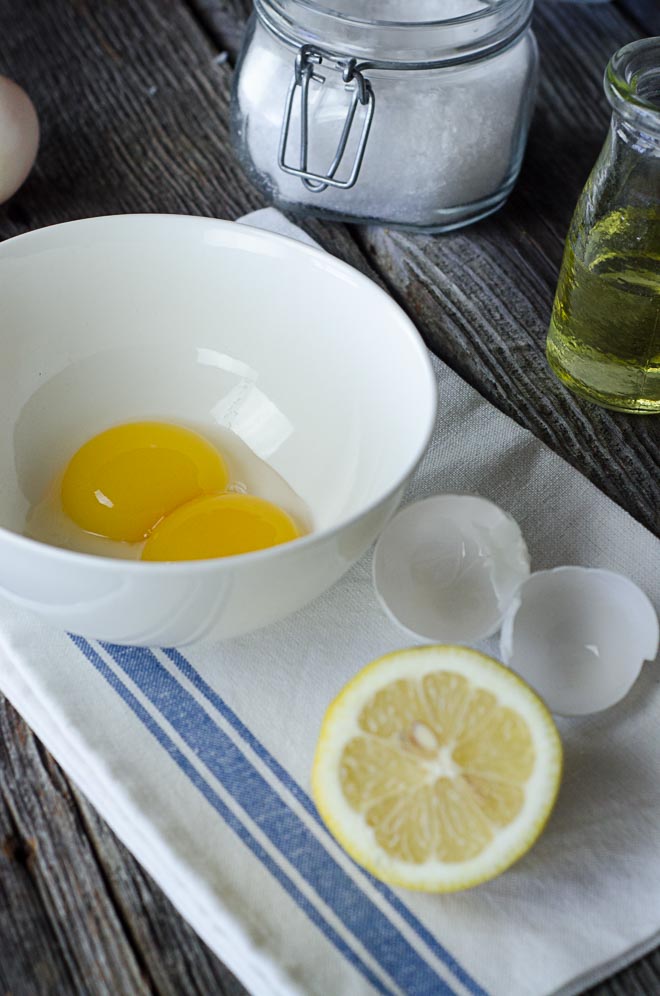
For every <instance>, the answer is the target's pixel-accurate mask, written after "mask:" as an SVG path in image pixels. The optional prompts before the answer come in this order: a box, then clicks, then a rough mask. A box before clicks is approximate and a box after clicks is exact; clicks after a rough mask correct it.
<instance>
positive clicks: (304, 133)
mask: <svg viewBox="0 0 660 996" xmlns="http://www.w3.org/2000/svg"><path fill="white" fill-rule="evenodd" d="M324 58H326V59H327V58H328V57H327V56H324V55H323V54H322V53H321V52H319V51H318V50H317V49H314V48H313V47H312V46H311V45H303V46H302V47H301V48H300V51H299V52H298V55H297V56H296V62H295V67H294V71H293V79H292V80H291V85H290V87H289V92H288V94H287V98H286V104H285V105H284V119H283V121H282V131H281V133H280V147H279V153H278V157H277V162H278V165H279V167H280V169H281V170H284V172H285V173H291V174H292V175H293V176H299V177H300V179H301V180H302V182H303V184H304V185H305V186H306V187H307V189H308V190H311V191H312V192H313V193H317V194H319V193H321V191H323V190H325V189H326V188H327V187H339V188H341V189H342V190H346V189H348V188H349V187H352V186H353V185H354V184H355V182H356V180H357V178H358V175H359V172H360V167H361V166H362V160H363V158H364V150H365V148H366V145H367V139H368V137H369V129H370V128H371V122H372V120H373V116H374V106H375V99H374V92H373V90H372V87H371V83H370V82H369V80H367V79H365V78H364V76H363V75H362V72H361V70H362V69H365V68H366V67H367V64H366V63H363V64H362V65H359V66H358V65H357V62H356V60H355V59H348V60H346V61H343V60H342V61H335V63H334V66H335V68H337V69H340V70H341V75H342V80H343V81H344V84H345V86H346V89H347V90H348V89H351V90H352V94H353V96H352V98H351V103H350V106H349V108H348V113H347V115H346V120H345V122H344V127H343V129H342V133H341V135H340V137H339V144H338V145H337V151H336V152H335V156H334V159H333V160H332V162H331V163H330V166H329V168H328V171H327V173H325V174H322V173H311V172H309V170H308V169H307V157H308V153H309V84H310V81H311V80H315V81H316V82H317V83H321V84H323V83H325V77H324V76H320V75H319V74H318V73H316V72H314V66H315V65H316V66H320V65H321V63H322V62H323V60H324ZM298 88H300V164H299V165H298V166H290V165H289V164H288V163H286V162H285V159H286V152H287V144H288V140H289V129H290V127H291V112H292V110H293V101H294V98H295V96H296V90H297V89H298ZM358 107H364V108H365V113H364V117H363V120H362V132H361V134H360V139H359V142H358V147H357V150H356V153H355V159H354V161H353V166H352V169H351V172H350V175H349V176H348V178H347V179H345V180H336V179H335V174H336V172H337V170H338V169H339V167H340V166H341V163H342V160H343V158H344V153H345V152H346V146H347V145H348V140H349V138H350V135H351V130H352V128H353V122H354V120H355V115H356V112H357V109H358Z"/></svg>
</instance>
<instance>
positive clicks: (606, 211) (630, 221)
mask: <svg viewBox="0 0 660 996" xmlns="http://www.w3.org/2000/svg"><path fill="white" fill-rule="evenodd" d="M655 41H656V43H657V45H656V55H655V62H654V65H655V66H657V65H660V40H658V39H656V40H655ZM636 44H638V43H634V45H636ZM634 45H633V46H627V48H633V47H634ZM654 72H655V70H654ZM659 75H660V74H659ZM640 78H641V77H640V74H639V73H638V74H637V80H638V82H639V79H640ZM606 91H609V87H608V83H607V78H606ZM608 96H610V97H611V99H612V95H611V93H610V92H608ZM657 97H660V82H659V83H658V90H657ZM613 103H614V107H615V109H614V113H613V115H612V119H611V123H610V129H609V134H608V136H607V139H606V141H605V145H604V147H603V149H602V151H601V153H600V156H599V158H598V160H597V162H596V164H595V166H594V168H593V170H592V172H591V175H590V177H589V179H588V181H587V184H586V186H585V189H584V191H583V193H582V195H581V197H580V200H579V201H578V204H577V207H576V210H575V213H574V216H573V220H572V222H571V227H570V230H569V233H568V237H567V240H566V247H565V250H564V258H563V262H562V268H561V272H560V276H559V283H558V286H557V293H556V296H555V302H554V306H553V312H552V318H551V322H550V329H549V332H548V341H547V356H548V361H549V363H550V366H551V368H552V369H553V371H554V372H555V373H556V374H557V376H558V377H559V378H560V379H561V380H562V381H563V382H564V383H565V384H566V385H567V386H568V387H570V388H571V389H572V390H573V391H574V392H575V393H577V394H579V395H581V396H583V397H585V398H587V399H588V400H590V401H594V402H596V403H597V404H600V405H603V406H604V407H607V408H612V409H615V410H619V411H625V412H631V413H640V414H644V413H646V414H651V413H654V412H658V413H660V104H659V105H658V107H657V112H656V118H657V121H654V119H653V115H654V111H653V107H652V106H651V105H650V106H649V107H647V108H644V107H639V108H638V107H636V106H635V104H634V103H633V104H631V105H630V106H629V107H626V106H621V107H619V105H618V102H617V100H616V95H614V99H613Z"/></svg>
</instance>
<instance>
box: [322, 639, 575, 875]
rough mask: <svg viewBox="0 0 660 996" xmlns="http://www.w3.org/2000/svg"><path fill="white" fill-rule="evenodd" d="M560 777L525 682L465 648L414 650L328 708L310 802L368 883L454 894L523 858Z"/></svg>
mask: <svg viewBox="0 0 660 996" xmlns="http://www.w3.org/2000/svg"><path fill="white" fill-rule="evenodd" d="M561 769H562V748H561V741H560V739H559V734H558V732H557V728H556V726H555V724H554V722H553V719H552V716H551V715H550V713H549V712H548V710H547V708H546V706H545V705H544V704H543V702H542V701H541V699H540V698H539V697H538V696H537V695H536V694H535V693H534V692H533V691H532V690H531V688H529V686H528V685H526V684H525V682H524V681H522V680H521V679H520V678H518V677H517V675H515V674H514V673H513V672H512V671H510V670H508V668H506V667H504V665H503V664H500V663H499V662H498V661H495V660H493V659H492V658H491V657H487V656H486V655H485V654H481V653H478V652H477V651H475V650H470V649H468V648H466V647H453V646H430V647H429V646H425V647H415V648H413V649H411V650H399V651H396V652H395V653H392V654H388V655H387V656H385V657H380V658H379V659H378V660H375V661H373V662H372V663H371V664H369V665H368V666H367V667H366V668H364V669H363V670H362V671H360V672H359V674H357V675H356V677H355V678H353V679H352V681H350V682H349V683H348V684H347V685H346V686H345V687H344V689H343V690H342V691H341V692H340V694H339V695H338V696H337V698H336V699H335V700H334V702H332V704H331V705H330V707H329V708H328V711H327V712H326V714H325V718H324V720H323V725H322V728H321V734H320V737H319V742H318V746H317V749H316V756H315V759H314V769H313V773H312V791H313V795H314V800H315V802H316V805H317V807H318V809H319V812H320V814H321V817H322V818H323V820H324V822H325V823H326V824H327V826H328V828H329V830H330V831H331V833H332V834H333V835H334V836H335V837H336V838H337V840H338V841H339V843H340V844H341V845H342V846H343V847H344V848H345V849H346V851H348V853H349V854H350V855H351V857H352V858H353V859H354V860H355V861H357V862H358V864H361V865H363V866H364V867H365V868H367V869H368V870H369V871H370V872H371V873H372V874H373V875H375V876H376V877H377V878H379V879H382V880H383V881H385V882H389V883H391V884H392V885H400V886H404V887H406V888H409V889H419V890H423V891H426V892H453V891H454V890H457V889H467V888H470V887H471V886H474V885H478V884H479V883H480V882H485V881H487V880H488V879H491V878H494V876H496V875H499V874H500V872H503V871H504V870H505V869H506V868H508V867H509V866H510V865H511V864H513V862H514V861H516V860H517V859H518V858H520V857H522V855H523V854H525V852H526V851H528V850H529V848H530V847H531V846H532V844H533V843H534V841H535V840H536V838H537V837H538V836H539V834H540V833H541V830H542V829H543V827H544V825H545V823H546V821H547V819H548V816H549V815H550V812H551V810H552V807H553V805H554V802H555V798H556V796H557V791H558V789H559V782H560V779H561Z"/></svg>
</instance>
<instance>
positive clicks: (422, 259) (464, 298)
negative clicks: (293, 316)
mask: <svg viewBox="0 0 660 996" xmlns="http://www.w3.org/2000/svg"><path fill="white" fill-rule="evenodd" d="M190 2H191V3H193V5H194V6H197V7H198V6H199V5H200V4H202V5H203V6H204V8H205V10H206V11H207V12H208V11H210V10H212V9H214V8H215V9H216V10H219V9H220V8H222V11H223V14H224V13H226V7H227V0H190ZM233 6H234V8H235V14H236V16H237V17H239V18H240V17H241V16H244V13H245V8H244V4H243V3H242V0H235V2H234V4H233ZM536 25H537V34H538V35H539V38H540V42H541V50H542V80H541V89H540V95H539V106H538V110H537V113H536V116H535V120H534V124H533V127H532V131H531V134H530V142H529V149H528V154H527V157H526V162H525V165H524V168H523V172H522V175H521V178H520V182H519V184H518V187H517V188H516V191H515V192H514V195H513V197H512V198H511V201H510V203H509V205H508V206H507V207H506V208H505V210H504V211H502V212H501V213H500V214H498V215H497V216H496V217H494V218H492V219H489V220H487V221H486V222H483V223H482V224H480V225H477V226H474V227H472V228H469V229H466V230H464V231H462V232H458V233H454V234H451V235H447V236H443V237H429V236H414V235H410V234H406V233H402V232H394V231H391V230H387V229H383V228H379V229H367V230H364V229H359V228H353V229H352V234H353V236H354V238H355V239H356V241H357V243H358V244H359V245H360V246H361V248H362V250H363V253H364V255H365V257H367V258H368V260H369V262H370V263H372V264H374V265H375V267H376V269H377V270H379V271H380V277H381V279H382V280H383V282H384V283H385V284H386V285H387V287H388V288H389V290H390V291H391V293H392V294H393V296H394V297H395V298H396V299H397V300H398V301H399V303H400V304H401V305H402V307H404V308H405V309H406V310H407V311H408V312H409V314H410V315H411V317H412V318H413V319H414V320H415V322H416V324H417V326H418V328H419V329H420V331H421V333H422V335H423V336H424V338H425V340H426V342H427V344H428V345H429V347H430V348H431V349H432V350H433V351H434V352H435V353H436V354H437V355H439V356H440V357H442V359H444V360H445V361H446V362H447V363H448V364H449V365H450V366H451V367H453V369H455V370H456V371H457V372H458V373H460V374H461V376H462V377H464V379H466V380H467V381H468V382H469V383H471V384H472V385H473V386H474V387H477V388H478V389H479V390H480V391H481V393H482V394H484V395H485V396H486V397H487V398H488V399H489V400H490V401H492V402H493V404H495V405H496V406H497V407H499V408H501V409H502V410H503V411H505V412H507V414H509V415H510V416H511V417H512V418H515V419H516V420H517V421H518V422H520V423H521V424H522V425H524V426H525V427H526V428H529V429H531V430H532V432H534V433H535V435H537V436H539V438H541V439H543V440H544V441H545V442H546V443H548V444H549V445H550V446H551V447H552V448H553V449H555V450H556V451H557V452H559V453H560V454H561V455H562V456H564V457H565V459H567V460H568V461H569V462H570V463H572V464H573V466H575V467H577V468H578V469H579V470H581V471H582V472H583V473H585V474H586V476H588V477H589V478H590V479H591V480H592V481H593V482H594V483H595V484H596V485H597V486H598V487H600V488H601V489H602V490H603V491H605V493H606V494H608V495H609V496H610V497H611V498H613V500H614V501H616V502H618V503H619V504H620V505H622V506H623V507H624V508H625V509H627V511H629V512H630V513H631V514H632V515H634V516H635V517H636V518H638V519H639V520H640V521H641V522H642V523H643V524H644V525H646V526H647V527H648V528H649V529H651V530H654V531H657V530H658V529H659V528H660V514H659V512H658V501H657V475H658V465H659V462H660V440H659V434H658V429H657V423H656V422H654V420H653V419H652V418H649V417H647V418H643V417H641V418H629V417H628V416H622V415H617V414H615V413H610V412H607V411H605V410H604V409H600V408H597V407H596V406H594V405H590V404H588V403H586V402H583V401H581V400H578V399H577V398H575V397H574V396H573V395H572V394H570V393H569V392H568V391H567V390H566V389H565V388H563V387H562V386H561V385H560V384H559V383H558V382H557V381H556V380H555V378H554V377H553V376H552V374H551V373H550V371H549V369H548V367H547V364H546V361H545V352H544V344H545V335H546V331H547V325H548V321H549V316H550V309H551V306H552V298H553V295H554V289H555V286H556V281H557V276H558V270H559V265H560V262H561V254H562V251H563V244H564V238H565V235H566V231H567V229H568V225H569V222H570V218H571V214H572V212H573V209H574V206H575V203H576V201H577V198H578V196H579V193H580V191H581V189H582V187H583V185H584V182H585V180H586V178H587V176H588V174H589V171H590V169H591V167H592V165H593V163H594V161H595V159H596V157H597V155H598V152H599V150H600V147H601V145H602V142H603V139H604V136H605V131H606V127H607V120H608V117H609V110H608V107H607V103H606V100H605V97H604V95H603V92H602V75H603V71H604V67H605V65H606V63H607V61H608V59H609V57H610V55H611V54H612V52H613V51H614V50H615V49H616V48H618V47H619V46H620V45H622V44H624V43H625V42H627V41H631V40H632V39H634V38H635V37H637V36H638V35H639V29H638V28H637V27H636V25H635V24H634V23H632V22H631V21H630V20H629V19H627V18H626V17H625V16H624V14H622V13H621V12H620V11H618V10H616V9H614V7H609V6H607V7H602V6H598V7H592V8H580V7H577V6H575V5H569V4H557V5H555V4H552V5H543V4H541V5H540V6H539V8H538V11H537V15H536ZM207 26H208V28H209V30H210V31H211V33H212V34H213V32H214V24H213V20H212V19H211V20H209V21H208V23H207ZM585 39H586V41H585ZM216 41H218V39H217V38H216ZM309 225H310V223H309V222H307V223H306V227H308V228H309ZM343 227H344V226H337V225H334V226H333V225H323V226H317V225H314V234H315V235H317V237H318V235H320V237H321V239H322V240H324V238H325V239H326V245H327V237H326V236H325V235H324V233H327V232H329V231H333V232H334V231H338V230H340V229H341V228H343ZM342 244H343V245H345V240H343V242H342ZM330 248H332V247H330ZM334 251H337V250H336V248H335V250H334ZM339 254H341V253H339Z"/></svg>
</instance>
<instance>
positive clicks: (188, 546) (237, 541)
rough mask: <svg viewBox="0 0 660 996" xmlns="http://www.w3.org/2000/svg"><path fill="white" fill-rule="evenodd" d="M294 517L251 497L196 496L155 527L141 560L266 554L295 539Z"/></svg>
mask: <svg viewBox="0 0 660 996" xmlns="http://www.w3.org/2000/svg"><path fill="white" fill-rule="evenodd" d="M299 536H300V532H299V530H298V528H297V526H296V524H295V523H294V521H293V519H292V518H291V517H290V516H289V515H288V514H287V513H286V512H284V511H283V510H282V509H281V508H278V506H277V505H273V503H272V502H269V501H266V500H265V499H264V498H256V497H254V496H253V495H242V494H233V493H228V494H223V495H209V496H205V497H203V498H197V499H195V500H194V501H191V502H188V504H187V505H184V506H183V507H181V508H178V509H177V510H176V511H175V512H172V514H171V515H168V517H167V518H166V519H163V521H162V522H161V523H160V524H159V525H158V526H157V527H156V528H155V529H154V531H153V532H152V534H151V535H150V536H149V538H148V539H147V542H146V543H145V545H144V549H143V551H142V559H143V560H207V559H209V558H211V557H231V556H233V555H234V554H237V553H249V552H250V551H251V550H263V549H265V548H266V547H269V546H277V545H278V544H279V543H288V542H289V540H294V539H297V538H298V537H299Z"/></svg>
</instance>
